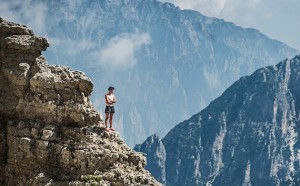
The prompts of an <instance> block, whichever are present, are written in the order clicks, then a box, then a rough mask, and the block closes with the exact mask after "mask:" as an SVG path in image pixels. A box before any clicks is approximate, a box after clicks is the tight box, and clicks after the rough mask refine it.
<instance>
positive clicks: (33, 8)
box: [0, 0, 48, 34]
mask: <svg viewBox="0 0 300 186" xmlns="http://www.w3.org/2000/svg"><path fill="white" fill-rule="evenodd" d="M47 11H48V9H47V6H46V5H44V4H43V3H41V2H33V1H32V0H14V1H10V0H2V2H1V3H0V16H1V17H3V18H4V19H6V20H9V21H13V22H17V23H22V24H25V25H27V26H29V27H30V28H31V29H33V30H34V31H35V32H36V33H38V34H43V33H45V28H46V27H45V17H46V14H47Z"/></svg>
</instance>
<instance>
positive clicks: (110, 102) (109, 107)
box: [105, 87, 117, 131]
mask: <svg viewBox="0 0 300 186" xmlns="http://www.w3.org/2000/svg"><path fill="white" fill-rule="evenodd" d="M114 90H115V88H114V87H108V93H107V94H105V103H106V107H105V127H106V130H107V131H109V130H112V131H114V129H113V128H112V120H113V116H114V113H115V107H114V103H116V102H117V100H116V96H115V95H114ZM108 118H109V124H110V127H109V129H108V128H107V121H108Z"/></svg>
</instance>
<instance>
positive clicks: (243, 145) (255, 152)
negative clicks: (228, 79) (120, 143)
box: [135, 55, 300, 186]
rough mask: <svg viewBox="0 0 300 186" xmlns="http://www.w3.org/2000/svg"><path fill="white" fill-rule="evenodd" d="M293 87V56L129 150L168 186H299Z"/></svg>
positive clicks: (298, 79) (297, 68)
mask: <svg viewBox="0 0 300 186" xmlns="http://www.w3.org/2000/svg"><path fill="white" fill-rule="evenodd" d="M299 84H300V56H299V55H298V56H296V57H294V58H293V59H286V60H284V61H282V62H280V63H279V64H277V65H276V66H275V65H274V66H268V67H264V68H261V69H259V70H257V71H255V72H254V73H253V74H251V75H250V76H244V77H242V78H240V79H239V80H238V81H236V82H235V83H234V84H233V85H232V86H230V87H229V88H228V89H227V90H226V91H225V92H224V93H223V94H222V95H221V96H220V97H218V98H217V99H215V100H214V101H212V102H211V104H209V105H208V107H206V108H205V109H203V110H202V111H201V112H199V113H197V114H195V115H193V116H192V117H191V118H190V119H188V120H185V121H183V122H181V123H179V124H178V125H177V126H176V127H174V128H173V129H172V130H171V131H170V132H169V133H168V134H167V135H166V136H165V137H164V138H163V139H162V140H161V139H159V138H158V136H157V135H154V136H151V137H149V138H148V139H147V140H146V141H145V142H144V143H143V144H140V145H137V146H136V147H135V150H138V151H141V152H144V153H146V154H147V159H148V167H147V169H148V170H150V172H151V171H152V174H153V175H154V176H156V179H157V180H159V181H160V182H162V183H163V184H164V185H168V186H179V185H181V186H183V185H195V186H196V185H216V186H218V185H243V186H246V185H247V186H249V185H299V184H300V172H299V170H300V169H299V168H300V138H299V129H300V128H299V126H300V87H299ZM157 172H159V173H160V174H159V175H157V174H156V173H157Z"/></svg>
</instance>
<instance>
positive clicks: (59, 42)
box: [48, 38, 97, 57]
mask: <svg viewBox="0 0 300 186" xmlns="http://www.w3.org/2000/svg"><path fill="white" fill-rule="evenodd" d="M48 40H49V43H50V46H51V45H53V48H58V49H62V50H63V51H64V53H66V54H67V55H68V56H71V57H76V56H77V55H78V54H82V53H86V54H87V55H88V51H90V50H93V49H94V48H95V47H97V44H96V43H95V42H92V41H89V40H87V39H78V40H72V39H61V38H49V39H48Z"/></svg>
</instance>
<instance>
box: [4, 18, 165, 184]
mask: <svg viewBox="0 0 300 186" xmlns="http://www.w3.org/2000/svg"><path fill="white" fill-rule="evenodd" d="M48 46H49V44H48V42H47V40H46V39H45V38H42V37H37V36H35V35H34V34H33V32H32V31H31V30H30V29H29V28H27V27H26V26H23V25H19V24H15V23H11V22H7V21H5V20H3V19H2V18H0V95H1V97H0V185H3V184H4V185H12V186H13V185H160V183H158V182H157V181H156V180H154V178H152V177H151V175H150V173H149V172H148V171H146V170H144V167H145V165H146V159H145V157H144V156H143V155H142V154H139V153H136V152H135V151H133V150H132V149H130V148H129V147H127V145H126V144H125V143H124V141H123V140H122V139H120V138H119V135H118V133H117V132H106V131H105V130H104V127H103V123H102V122H101V121H100V114H99V113H98V112H97V111H96V110H95V109H94V107H93V106H92V104H91V102H90V97H89V96H90V94H91V92H92V90H93V83H92V82H91V80H90V79H89V78H88V77H86V76H85V74H84V73H82V72H80V71H72V70H70V69H69V68H68V67H65V66H50V65H48V63H47V61H46V59H45V58H44V57H43V56H41V52H42V51H44V50H46V48H47V47H48Z"/></svg>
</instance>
